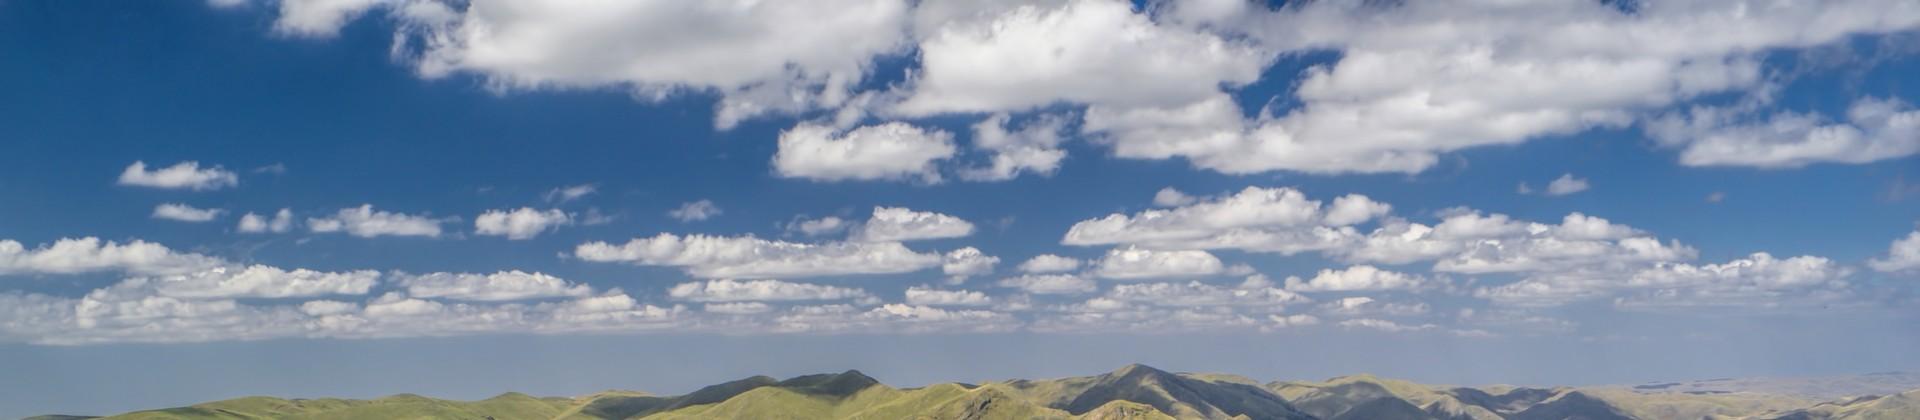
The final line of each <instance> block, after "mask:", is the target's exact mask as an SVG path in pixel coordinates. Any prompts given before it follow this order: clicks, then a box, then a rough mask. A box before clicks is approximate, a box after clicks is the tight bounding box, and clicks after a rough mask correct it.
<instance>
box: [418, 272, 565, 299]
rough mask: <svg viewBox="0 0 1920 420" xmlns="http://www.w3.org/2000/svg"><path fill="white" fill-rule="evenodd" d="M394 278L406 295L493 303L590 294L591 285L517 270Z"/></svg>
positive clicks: (430, 274)
mask: <svg viewBox="0 0 1920 420" xmlns="http://www.w3.org/2000/svg"><path fill="white" fill-rule="evenodd" d="M396 277H399V280H398V283H399V285H400V286H403V287H406V288H407V294H408V295H412V296H414V297H421V298H442V299H452V300H465V301H486V302H493V301H510V300H526V299H538V298H552V297H566V296H571V297H580V296H587V295H591V294H593V288H591V287H587V285H584V284H574V283H572V282H569V281H567V280H566V279H562V278H559V277H554V276H550V275H546V274H542V273H537V272H536V273H528V272H524V271H520V270H512V271H501V272H496V273H493V274H477V273H428V274H420V275H398V276H396Z"/></svg>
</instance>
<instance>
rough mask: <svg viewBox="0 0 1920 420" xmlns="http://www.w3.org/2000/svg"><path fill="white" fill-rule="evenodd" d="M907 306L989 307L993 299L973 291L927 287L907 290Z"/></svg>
mask: <svg viewBox="0 0 1920 420" xmlns="http://www.w3.org/2000/svg"><path fill="white" fill-rule="evenodd" d="M906 296H907V304H910V305H925V306H987V305H992V304H993V299H992V298H989V297H987V294H986V293H981V292H976V291H971V290H940V289H934V288H931V287H926V286H914V287H909V288H907V295H906Z"/></svg>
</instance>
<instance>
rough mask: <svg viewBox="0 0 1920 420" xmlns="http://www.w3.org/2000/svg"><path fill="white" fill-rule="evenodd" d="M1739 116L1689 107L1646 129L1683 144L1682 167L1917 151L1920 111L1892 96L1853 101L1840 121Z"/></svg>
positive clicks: (1840, 159) (1783, 163)
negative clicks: (1752, 118) (1757, 118)
mask: <svg viewBox="0 0 1920 420" xmlns="http://www.w3.org/2000/svg"><path fill="white" fill-rule="evenodd" d="M1743 119H1744V118H1743V116H1742V115H1741V113H1740V112H1738V110H1734V109H1728V108H1717V107H1695V108H1693V109H1692V110H1691V112H1688V113H1686V114H1678V113H1676V114H1674V115H1669V116H1667V117H1665V118H1661V119H1659V120H1655V121H1653V122H1651V123H1649V124H1648V125H1647V134H1648V135H1650V136H1653V137H1654V138H1655V139H1656V140H1658V141H1660V142H1661V143H1663V144H1667V145H1672V146H1677V147H1681V148H1682V149H1681V151H1680V163H1681V164H1683V165H1687V166H1748V167H1759V168H1798V167H1803V166H1807V165H1811V164H1816V163H1866V162H1873V161H1879V160H1886V159H1894V158H1900V157H1905V156H1911V155H1913V154H1914V153H1916V152H1920V110H1914V109H1913V106H1912V105H1909V104H1907V103H1906V102H1903V101H1900V100H1898V99H1879V98H1861V99H1859V100H1856V101H1854V103H1853V105H1852V106H1851V107H1849V108H1848V109H1847V120H1846V121H1845V122H1833V121H1829V120H1828V119H1827V118H1826V117H1824V116H1821V115H1818V114H1802V113H1794V112H1781V113H1777V114H1774V115H1772V116H1771V117H1769V118H1767V119H1765V120H1764V121H1743Z"/></svg>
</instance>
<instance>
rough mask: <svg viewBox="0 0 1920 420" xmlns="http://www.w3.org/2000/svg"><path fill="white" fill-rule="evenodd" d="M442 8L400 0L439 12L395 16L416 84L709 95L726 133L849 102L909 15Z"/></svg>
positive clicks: (876, 7) (704, 6)
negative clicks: (468, 81) (760, 118)
mask: <svg viewBox="0 0 1920 420" xmlns="http://www.w3.org/2000/svg"><path fill="white" fill-rule="evenodd" d="M449 4H450V5H452V6H451V7H449V6H448V5H442V4H441V3H438V2H430V3H408V5H409V6H415V5H421V6H430V7H420V8H417V10H445V12H436V13H420V12H412V13H404V12H407V10H405V9H399V11H401V12H403V13H400V15H401V16H400V17H401V18H402V19H403V20H407V21H409V22H412V23H413V24H412V25H403V26H402V28H401V31H402V34H403V35H409V36H408V40H409V41H412V42H410V43H409V44H408V45H416V46H417V47H418V48H417V49H412V50H409V51H403V54H402V55H403V56H404V57H405V58H408V59H411V61H412V62H413V64H414V65H415V66H416V68H417V70H418V71H419V73H420V74H421V75H422V76H423V77H427V78H440V77H444V76H447V75H450V74H453V73H471V74H476V75H480V76H482V77H484V78H486V80H487V81H488V84H489V85H491V86H493V87H494V88H496V89H500V90H516V89H528V90H531V89H590V88H602V87H611V88H624V89H629V90H632V91H633V92H635V96H637V97H643V98H663V97H665V96H666V95H668V94H670V93H672V92H675V91H694V92H715V93H718V94H720V95H721V97H722V98H721V100H720V102H719V104H718V105H716V109H715V111H716V114H717V115H716V116H715V125H716V126H718V127H720V128H723V129H724V128H728V127H732V126H733V125H734V124H736V123H738V122H739V121H741V120H743V119H745V118H750V117H753V116H756V115H761V114H766V113H793V112H800V111H807V110H813V109H820V108H830V107H835V106H839V105H840V104H841V103H843V102H846V101H847V100H848V99H849V96H850V89H851V87H852V86H853V85H854V84H856V83H858V82H860V81H861V80H862V79H863V78H864V77H865V76H866V74H867V71H868V70H869V69H870V66H871V61H872V60H873V58H874V57H875V56H876V55H880V54H887V53H892V52H896V51H900V50H901V49H902V48H903V47H904V46H905V45H906V39H905V36H906V33H905V32H906V18H907V12H908V8H909V3H908V2H905V1H901V0H829V1H827V2H824V3H808V4H798V3H790V2H761V1H748V0H723V1H715V2H699V3H682V2H675V1H631V2H616V3H567V2H522V1H484V0H483V1H474V2H466V3H458V2H449ZM446 9H460V10H458V11H455V10H446ZM416 16H418V17H416ZM283 19H284V15H283ZM333 26H334V27H337V26H338V24H337V23H336V24H334V25H333ZM634 40H648V41H649V42H634Z"/></svg>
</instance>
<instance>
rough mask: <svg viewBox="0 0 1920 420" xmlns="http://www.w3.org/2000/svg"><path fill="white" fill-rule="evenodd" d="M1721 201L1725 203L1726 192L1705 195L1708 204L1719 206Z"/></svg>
mask: <svg viewBox="0 0 1920 420" xmlns="http://www.w3.org/2000/svg"><path fill="white" fill-rule="evenodd" d="M1722 201H1727V192H1726V191H1714V192H1713V193H1710V194H1707V202H1708V203H1713V204H1720V202H1722Z"/></svg>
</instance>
